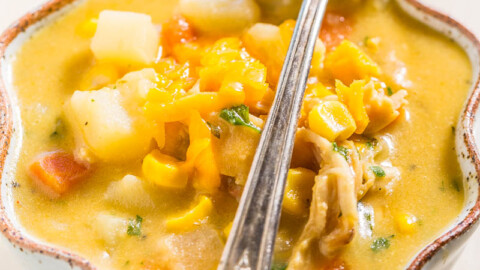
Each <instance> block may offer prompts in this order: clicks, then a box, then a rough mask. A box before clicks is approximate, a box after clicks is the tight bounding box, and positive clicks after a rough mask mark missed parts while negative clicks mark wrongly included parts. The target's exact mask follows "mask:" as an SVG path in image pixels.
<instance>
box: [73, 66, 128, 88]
mask: <svg viewBox="0 0 480 270" xmlns="http://www.w3.org/2000/svg"><path fill="white" fill-rule="evenodd" d="M119 78H120V71H119V70H118V68H117V67H116V66H115V65H113V64H109V63H97V64H96V65H95V66H93V67H92V68H91V69H90V70H89V71H87V74H85V77H84V79H83V80H82V81H81V83H80V89H82V90H91V89H99V88H102V87H104V86H107V85H109V84H112V83H114V82H115V81H117V80H118V79H119Z"/></svg>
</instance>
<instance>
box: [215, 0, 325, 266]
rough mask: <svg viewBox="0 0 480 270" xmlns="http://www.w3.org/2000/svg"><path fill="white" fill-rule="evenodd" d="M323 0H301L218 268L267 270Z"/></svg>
mask: <svg viewBox="0 0 480 270" xmlns="http://www.w3.org/2000/svg"><path fill="white" fill-rule="evenodd" d="M327 2H328V0H304V1H303V4H302V8H301V10H300V14H299V16H298V19H297V24H296V27H295V31H294V33H293V36H292V40H291V43H290V47H289V49H288V53H287V56H286V58H285V62H284V65H283V69H282V73H281V76H280V80H279V83H278V87H277V93H276V97H275V101H274V103H273V106H272V108H271V110H270V115H269V117H268V120H267V122H266V124H265V128H264V130H263V133H262V136H261V139H260V142H259V145H258V148H257V152H256V154H255V158H254V160H253V163H252V168H251V170H250V174H249V176H248V180H247V184H246V186H245V189H244V192H243V195H242V198H241V200H240V205H239V207H238V210H237V214H236V216H235V220H234V225H233V227H232V230H231V232H230V236H229V238H228V241H227V244H226V246H225V249H224V251H223V254H222V258H221V260H220V263H219V266H218V270H253V269H256V270H270V265H271V261H272V255H273V249H274V243H275V236H276V234H277V230H278V224H279V220H280V214H281V209H282V201H283V193H284V190H285V182H286V178H287V173H288V169H289V165H290V160H291V155H292V150H293V144H294V138H295V131H296V129H297V123H298V118H299V114H300V109H301V106H302V101H303V96H304V93H305V87H306V83H307V78H308V73H309V71H310V65H311V61H312V56H313V50H314V47H315V42H316V40H317V37H318V33H319V30H320V25H321V22H322V19H323V16H324V14H325V9H326V6H327Z"/></svg>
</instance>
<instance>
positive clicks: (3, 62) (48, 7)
mask: <svg viewBox="0 0 480 270" xmlns="http://www.w3.org/2000/svg"><path fill="white" fill-rule="evenodd" d="M80 1H82V0H52V1H50V2H47V3H46V4H44V5H43V6H41V7H40V8H38V9H37V10H35V11H33V12H31V13H28V14H26V15H25V16H23V17H22V18H21V19H19V20H18V21H17V22H15V23H14V24H13V25H12V26H11V27H10V28H8V29H7V30H6V31H5V32H4V33H3V34H2V35H1V36H0V146H1V149H0V173H1V180H0V181H1V185H0V230H1V232H2V234H3V237H0V244H2V242H5V241H9V242H10V243H11V244H12V245H13V247H15V248H12V250H11V252H10V255H11V256H19V257H20V258H21V263H22V265H24V266H25V269H49V270H50V269H72V268H73V269H95V266H94V265H92V264H90V262H89V261H88V260H86V259H85V258H82V257H80V256H78V255H76V254H72V253H71V252H68V251H67V250H65V249H64V248H61V247H56V246H53V245H52V244H49V243H45V242H44V241H42V240H40V239H37V238H35V237H34V236H32V235H30V234H29V233H28V232H27V231H25V230H24V229H23V227H22V226H21V224H20V222H19V221H18V219H17V217H16V215H15V212H14V199H13V195H12V193H13V192H12V190H13V188H14V186H13V184H12V183H13V180H14V179H13V175H14V174H13V172H14V170H15V166H16V160H17V158H18V154H19V151H20V142H21V139H22V138H21V133H22V127H21V121H20V116H19V110H18V106H16V104H17V100H16V96H15V91H14V90H13V85H12V72H11V66H12V65H11V64H12V61H13V59H14V58H15V54H16V51H17V50H18V49H19V48H20V47H21V46H22V44H23V42H24V41H25V40H26V39H27V38H28V37H30V36H31V35H32V33H34V32H35V31H36V30H37V29H39V28H40V27H42V26H43V25H45V24H48V23H49V22H50V21H52V20H55V19H56V18H58V17H59V16H60V15H62V14H63V13H65V12H66V11H68V10H69V9H71V8H73V7H74V6H75V5H76V3H79V2H80ZM397 2H398V4H399V6H400V8H402V9H403V10H404V11H405V12H406V13H408V14H410V15H411V16H412V17H414V18H416V19H417V20H419V21H421V22H423V23H425V24H426V25H428V26H429V27H431V28H433V29H435V30H437V31H439V32H441V33H443V34H444V35H446V36H447V37H449V38H450V39H452V40H453V41H455V42H457V43H458V44H459V45H460V46H461V47H462V48H463V49H464V50H465V52H466V53H467V55H468V56H469V58H470V62H471V65H472V71H473V72H472V74H473V75H472V76H473V77H472V82H473V83H472V86H471V92H470V95H469V97H468V99H467V100H466V102H465V107H464V109H463V111H462V113H461V115H460V118H459V122H458V124H457V132H456V142H455V143H456V150H457V157H458V161H459V163H460V166H461V169H462V171H463V174H464V176H465V177H464V187H465V206H464V208H463V210H462V212H461V214H460V215H459V216H458V217H457V219H456V220H455V221H454V222H453V223H452V225H451V226H450V227H448V228H446V229H445V231H444V232H443V233H442V234H441V236H439V237H438V238H437V239H435V240H434V241H432V242H431V243H430V244H428V245H427V246H425V247H424V248H423V249H421V251H420V252H418V253H417V254H416V255H415V256H414V257H413V258H412V259H411V261H410V262H409V263H408V264H407V265H405V266H404V268H405V269H421V268H423V269H449V268H450V267H451V265H452V263H453V262H454V259H455V258H456V257H457V255H458V253H459V252H461V250H462V247H463V244H464V243H465V242H466V240H467V239H468V237H469V236H471V235H472V234H473V232H474V230H475V228H476V227H477V226H478V222H477V221H478V219H479V217H480V196H479V183H480V180H479V178H478V175H479V174H480V156H479V152H478V151H479V150H478V147H477V144H476V141H478V136H480V134H478V132H476V131H480V123H479V121H477V120H478V119H480V110H479V109H478V104H479V95H480V86H479V83H480V43H479V41H478V40H477V39H476V37H475V36H474V35H473V34H472V33H471V32H470V31H468V30H467V29H466V28H465V27H464V26H462V25H461V24H459V23H458V22H456V21H455V20H453V19H451V18H450V17H448V16H446V15H443V14H441V13H439V12H437V11H435V10H433V9H431V8H429V7H426V6H424V5H422V4H420V3H419V2H418V0H397Z"/></svg>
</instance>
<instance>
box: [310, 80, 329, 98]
mask: <svg viewBox="0 0 480 270" xmlns="http://www.w3.org/2000/svg"><path fill="white" fill-rule="evenodd" d="M306 93H307V94H312V95H313V96H315V97H317V98H324V97H326V96H330V95H334V93H332V92H331V91H330V90H328V89H327V87H325V85H323V84H322V83H320V82H319V83H312V84H308V85H307V90H306Z"/></svg>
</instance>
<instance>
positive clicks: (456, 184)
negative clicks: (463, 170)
mask: <svg viewBox="0 0 480 270" xmlns="http://www.w3.org/2000/svg"><path fill="white" fill-rule="evenodd" d="M452 188H453V189H455V190H456V191H457V192H460V183H459V181H458V180H457V179H453V180H452Z"/></svg>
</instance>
